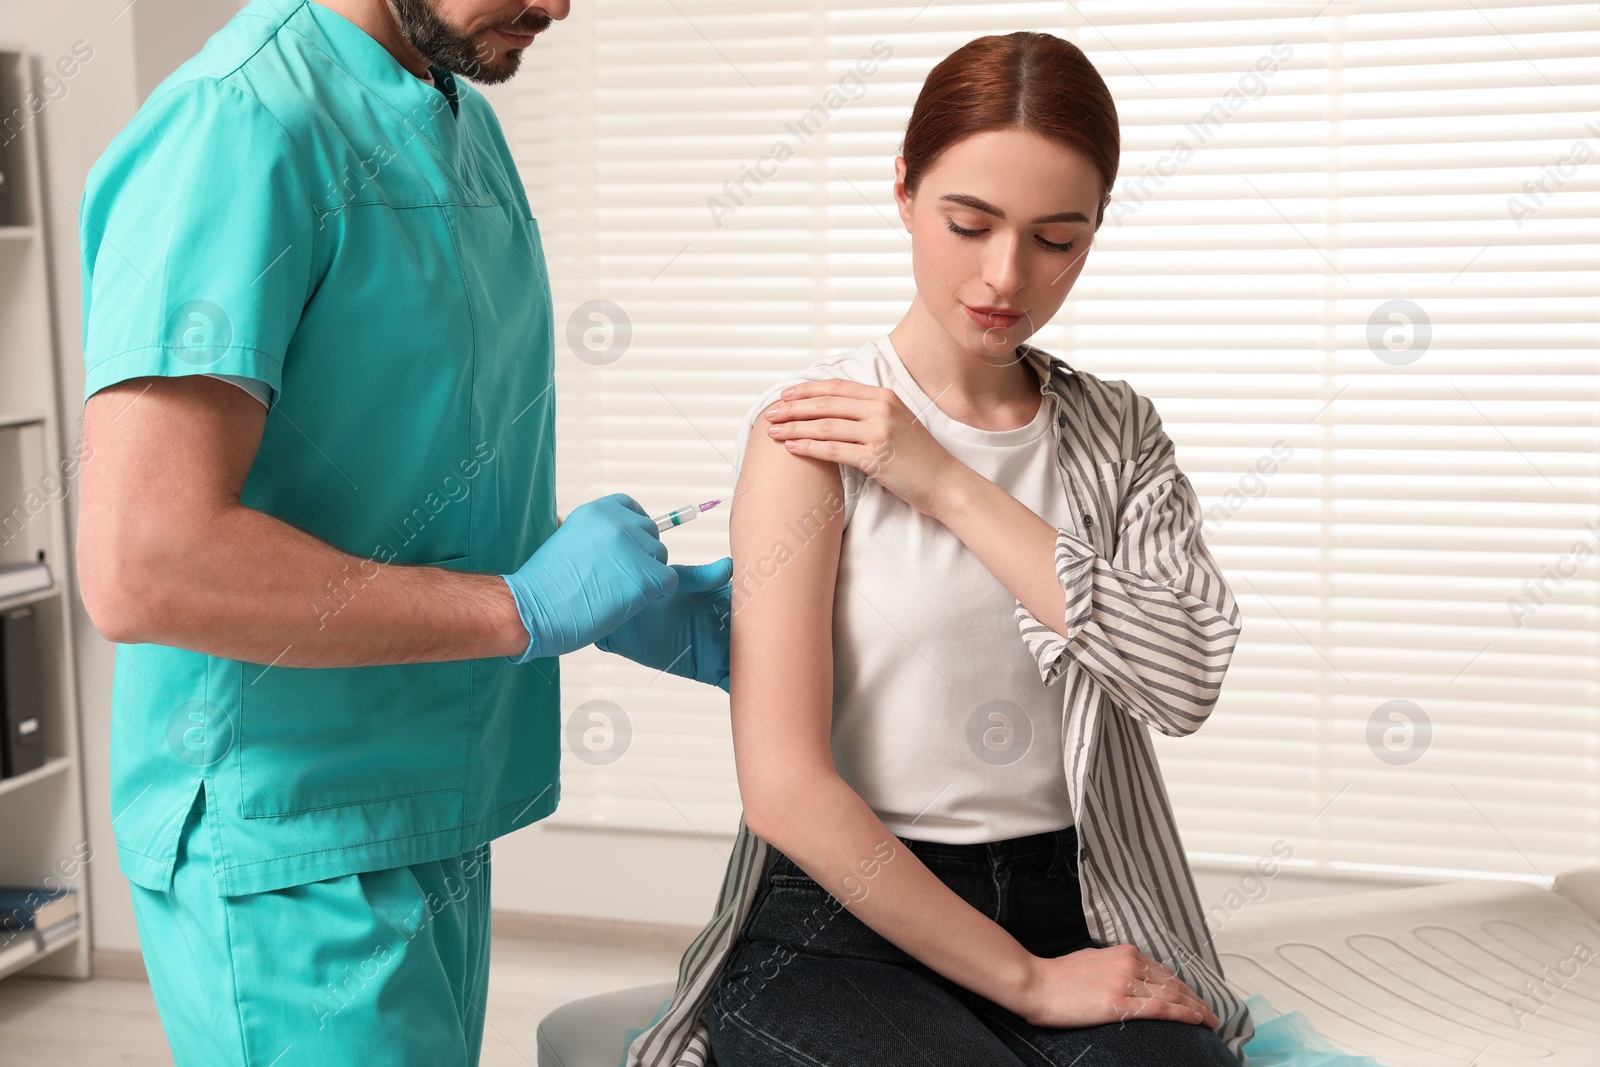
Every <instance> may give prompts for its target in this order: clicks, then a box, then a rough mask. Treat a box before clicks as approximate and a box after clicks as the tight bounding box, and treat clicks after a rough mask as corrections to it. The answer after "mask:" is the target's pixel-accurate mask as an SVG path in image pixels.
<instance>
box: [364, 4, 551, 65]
mask: <svg viewBox="0 0 1600 1067" xmlns="http://www.w3.org/2000/svg"><path fill="white" fill-rule="evenodd" d="M434 4H435V0H389V6H390V7H391V8H392V9H393V10H394V13H395V17H396V18H397V19H398V20H399V23H400V32H402V33H404V34H405V36H406V39H407V40H409V41H410V42H411V45H412V47H413V48H415V49H416V50H417V51H418V52H420V53H422V57H423V58H424V59H426V60H427V61H428V62H429V63H432V64H433V65H434V66H436V67H443V68H444V69H445V70H448V71H449V72H450V73H452V74H459V75H460V76H462V77H464V78H468V79H471V80H472V81H475V82H478V83H480V84H483V85H496V84H498V83H500V82H503V81H505V80H507V79H508V78H510V77H511V76H512V75H513V74H515V73H516V72H517V67H518V66H519V65H520V64H521V62H522V49H520V48H516V49H510V50H508V51H500V52H498V54H496V50H494V49H492V48H490V47H489V46H488V45H484V44H479V43H478V42H477V41H476V39H475V38H476V37H477V36H481V35H482V34H483V33H487V32H490V31H492V30H497V29H500V30H505V31H507V32H509V33H539V32H541V31H543V30H544V29H545V28H547V27H548V26H549V25H550V16H549V15H546V14H544V13H543V12H542V11H536V10H534V9H533V8H528V9H527V10H525V11H524V12H523V14H522V16H521V17H518V18H516V19H513V20H512V21H511V22H508V23H506V24H504V25H502V26H490V27H487V28H486V29H484V30H479V31H478V34H475V35H473V36H470V37H469V36H467V35H466V34H463V33H461V32H460V31H459V30H457V29H456V28H455V27H454V26H451V25H450V24H449V23H447V22H445V21H444V19H443V18H441V17H440V16H439V12H438V10H437V8H435V6H434Z"/></svg>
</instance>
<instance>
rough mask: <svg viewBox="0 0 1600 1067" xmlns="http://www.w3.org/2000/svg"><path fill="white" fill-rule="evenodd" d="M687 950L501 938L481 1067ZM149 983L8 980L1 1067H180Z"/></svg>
mask: <svg viewBox="0 0 1600 1067" xmlns="http://www.w3.org/2000/svg"><path fill="white" fill-rule="evenodd" d="M680 956H681V952H680V951H679V950H677V949H672V950H667V949H631V948H618V947H612V946H604V945H581V944H573V943H570V942H556V941H536V940H531V939H524V938H509V937H505V938H496V939H495V942H494V951H493V955H492V957H491V962H490V965H489V1006H488V1021H487V1024H486V1025H485V1027H484V1037H483V1058H482V1060H481V1061H480V1067H532V1065H533V1064H535V1063H536V1062H537V1058H538V1057H537V1056H536V1054H535V1049H534V1041H533V1032H534V1027H535V1026H536V1025H537V1024H538V1022H539V1020H540V1019H541V1018H542V1017H543V1016H544V1014H545V1013H546V1012H548V1011H550V1010H551V1009H552V1008H555V1007H557V1006H559V1005H561V1004H565V1003H567V1002H568V1001H572V1000H578V999H580V998H582V997H586V996H589V995H591V994H594V993H606V992H610V991H612V990H616V989H625V988H627V987H628V986H633V985H644V984H648V983H651V982H663V981H671V980H672V979H673V978H675V977H676V975H677V968H678V960H679V958H680ZM171 1063H172V1057H171V1055H170V1053H169V1052H168V1051H167V1042H166V1038H165V1037H163V1036H162V1033H161V1023H160V1020H159V1019H158V1018H157V1017H156V1011H155V1003H154V1001H152V1000H151V998H150V987H149V986H148V985H147V984H145V983H144V982H134V981H120V980H115V979H109V978H92V979H90V980H89V981H86V982H76V981H70V980H63V979H37V978H7V979H4V980H0V1067H39V1065H41V1064H72V1065H73V1067H170V1065H171Z"/></svg>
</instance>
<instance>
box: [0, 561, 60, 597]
mask: <svg viewBox="0 0 1600 1067" xmlns="http://www.w3.org/2000/svg"><path fill="white" fill-rule="evenodd" d="M54 584H55V583H54V582H52V581H51V580H50V565H49V564H47V563H5V564H0V600H3V599H5V598H6V597H12V596H22V595H23V594H24V593H36V592H38V591H39V590H41V589H49V588H50V587H51V586H52V585H54Z"/></svg>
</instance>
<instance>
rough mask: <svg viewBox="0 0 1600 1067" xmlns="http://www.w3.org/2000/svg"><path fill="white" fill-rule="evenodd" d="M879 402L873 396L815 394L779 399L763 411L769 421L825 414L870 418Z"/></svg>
mask: <svg viewBox="0 0 1600 1067" xmlns="http://www.w3.org/2000/svg"><path fill="white" fill-rule="evenodd" d="M877 411H878V402H877V399H876V398H873V397H849V396H837V395H829V396H813V397H806V398H804V399H801V400H778V401H774V402H773V403H771V404H769V405H767V407H766V408H765V409H764V410H763V411H762V412H761V413H762V414H763V415H765V416H766V418H767V421H768V422H793V421H795V420H797V419H818V418H822V417H823V416H825V415H832V416H836V417H838V418H847V419H870V418H871V417H872V416H873V415H875V414H877Z"/></svg>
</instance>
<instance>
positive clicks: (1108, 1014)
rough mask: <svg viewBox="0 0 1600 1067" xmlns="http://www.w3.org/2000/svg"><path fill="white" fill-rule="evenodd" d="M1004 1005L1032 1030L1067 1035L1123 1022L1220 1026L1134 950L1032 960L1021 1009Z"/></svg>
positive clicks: (1204, 1008)
mask: <svg viewBox="0 0 1600 1067" xmlns="http://www.w3.org/2000/svg"><path fill="white" fill-rule="evenodd" d="M1004 1006H1005V1007H1009V1008H1011V1010H1013V1011H1015V1012H1016V1013H1017V1014H1018V1015H1020V1016H1022V1017H1023V1018H1024V1019H1026V1020H1027V1021H1028V1022H1030V1023H1032V1024H1033V1025H1035V1026H1053V1027H1058V1028H1060V1029H1066V1030H1070V1029H1078V1028H1081V1027H1085V1026H1101V1025H1103V1024H1105V1023H1114V1022H1121V1021H1123V1020H1125V1019H1170V1020H1172V1021H1173V1022H1180V1023H1204V1024H1205V1025H1206V1026H1209V1027H1211V1028H1212V1029H1216V1028H1217V1027H1218V1026H1220V1025H1222V1023H1221V1020H1219V1019H1218V1018H1217V1016H1216V1013H1215V1012H1213V1011H1212V1010H1211V1009H1210V1007H1208V1006H1207V1005H1206V1003H1205V1001H1203V1000H1201V999H1200V998H1199V997H1197V996H1196V995H1195V993H1194V990H1192V989H1190V988H1189V987H1188V986H1187V985H1185V984H1184V983H1183V981H1182V980H1180V979H1179V978H1178V976H1177V975H1175V974H1173V973H1172V972H1171V971H1170V970H1168V969H1167V968H1165V967H1163V966H1162V965H1161V964H1159V963H1157V962H1156V961H1155V960H1153V959H1151V958H1150V957H1149V956H1146V955H1145V954H1144V953H1143V952H1141V951H1139V949H1138V948H1136V947H1135V946H1133V945H1111V946H1109V947H1107V948H1084V949H1079V950H1078V951H1077V952H1069V953H1067V954H1066V955H1065V956H1057V957H1055V958H1053V959H1044V958H1040V957H1035V958H1034V962H1033V968H1032V973H1031V975H1030V977H1029V981H1028V983H1027V986H1026V987H1025V989H1024V990H1023V992H1022V994H1021V1006H1020V1007H1018V1006H1017V1005H1004Z"/></svg>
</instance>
